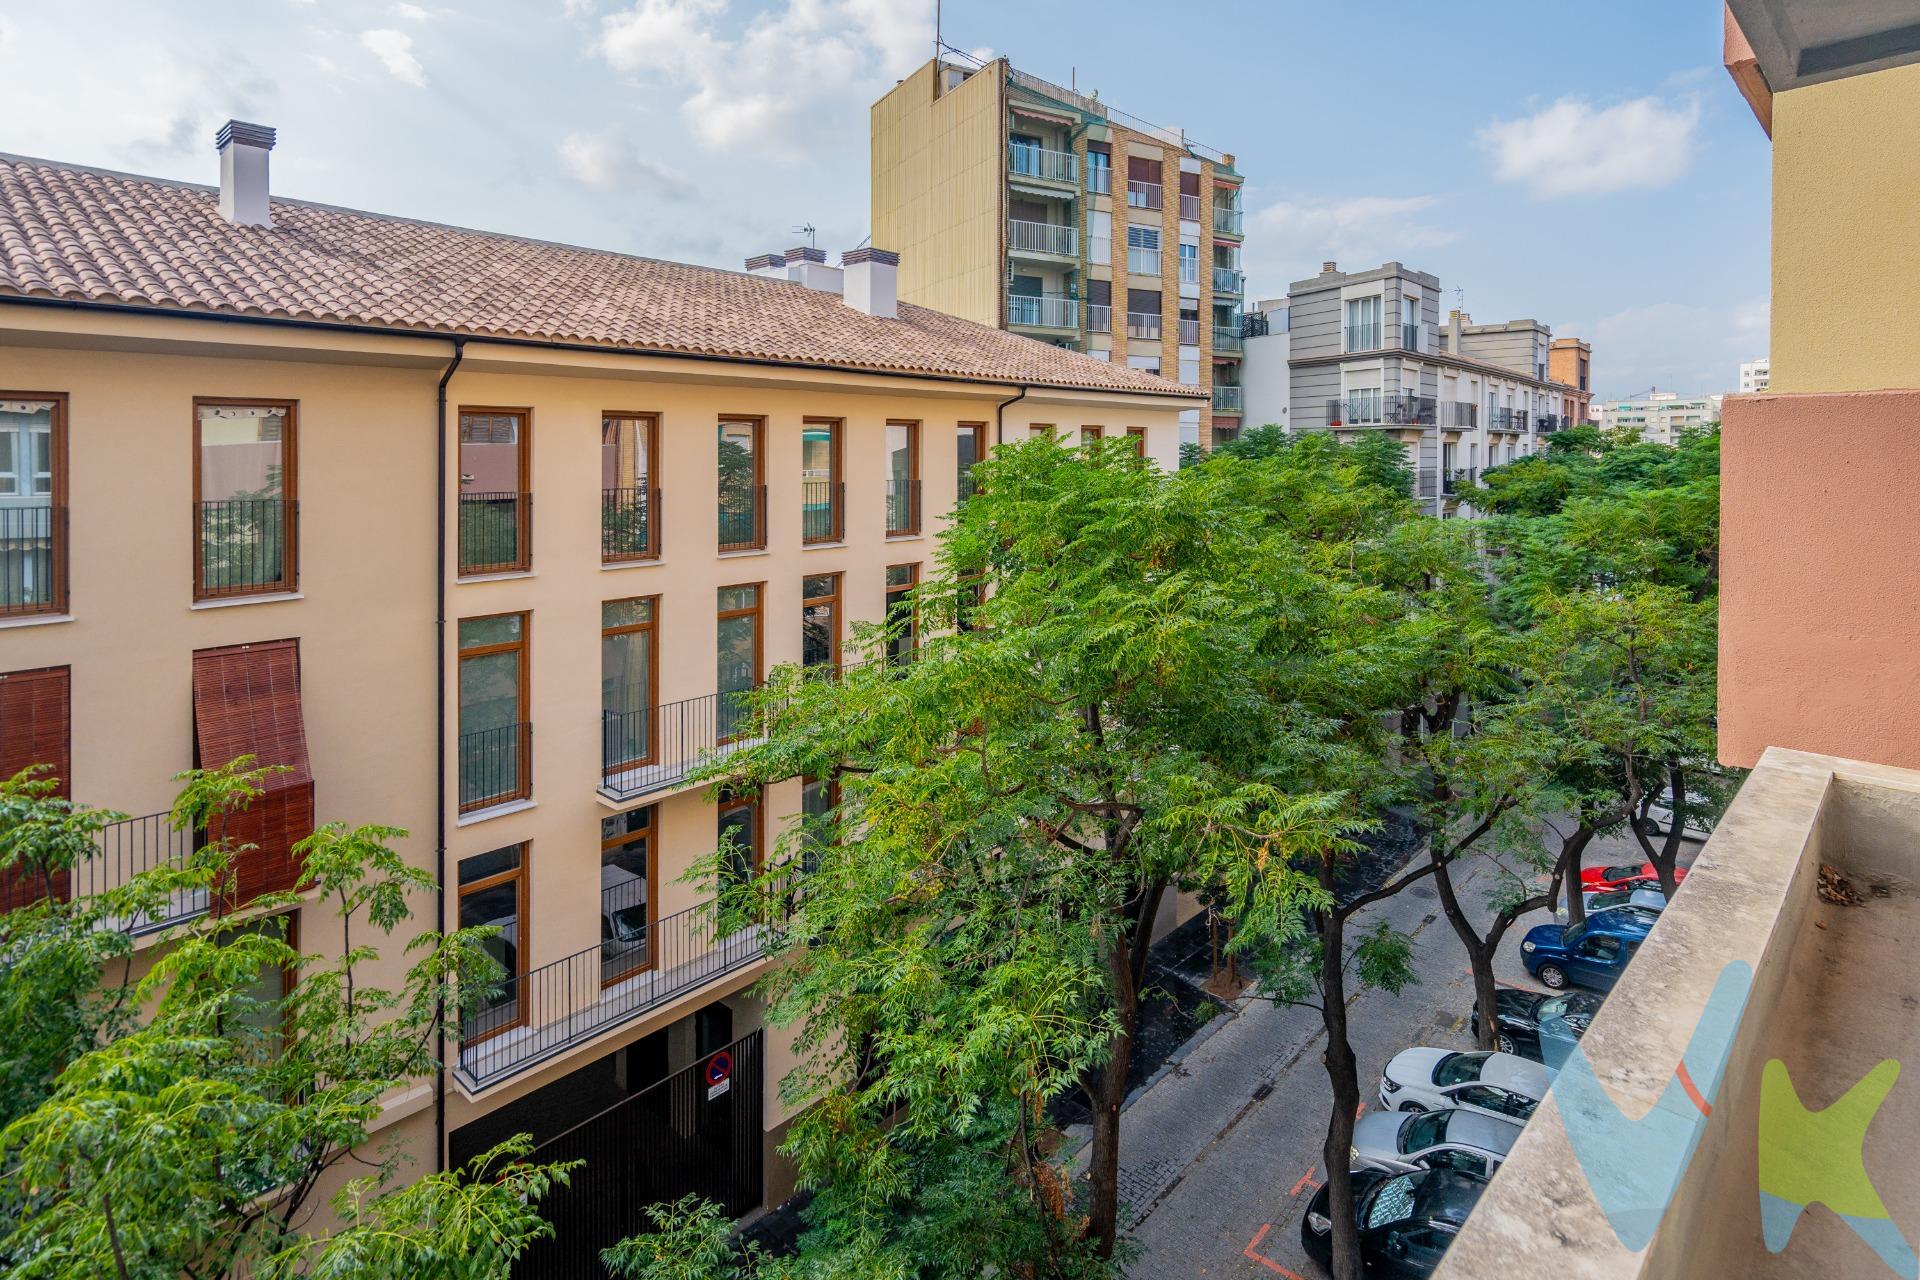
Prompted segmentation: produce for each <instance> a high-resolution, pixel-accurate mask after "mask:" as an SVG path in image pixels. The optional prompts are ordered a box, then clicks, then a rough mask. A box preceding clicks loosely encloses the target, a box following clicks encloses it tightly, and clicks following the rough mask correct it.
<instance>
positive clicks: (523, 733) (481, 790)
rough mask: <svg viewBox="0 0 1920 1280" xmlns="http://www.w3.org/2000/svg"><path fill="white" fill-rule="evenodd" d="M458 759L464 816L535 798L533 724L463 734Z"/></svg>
mask: <svg viewBox="0 0 1920 1280" xmlns="http://www.w3.org/2000/svg"><path fill="white" fill-rule="evenodd" d="M456 756H457V759H456V762H455V763H456V766H457V768H458V769H459V778H460V812H462V813H471V812H473V811H474V810H476V809H490V808H492V807H493V806H494V805H498V804H511V803H512V802H513V801H516V800H525V799H526V798H527V797H528V796H531V795H532V794H533V726H532V725H531V724H503V725H496V726H494V727H492V728H488V729H476V730H474V731H473V732H472V733H463V734H461V735H460V741H459V744H458V746H457V748H456Z"/></svg>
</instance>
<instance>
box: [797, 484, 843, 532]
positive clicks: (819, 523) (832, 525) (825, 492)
mask: <svg viewBox="0 0 1920 1280" xmlns="http://www.w3.org/2000/svg"><path fill="white" fill-rule="evenodd" d="M846 495H847V486H846V484H845V483H844V482H843V481H839V480H802V481H801V482H800V541H802V542H838V541H840V539H841V538H843V537H845V536H846V533H845V528H844V525H843V523H842V522H843V520H844V519H845V512H846V509H847V501H846Z"/></svg>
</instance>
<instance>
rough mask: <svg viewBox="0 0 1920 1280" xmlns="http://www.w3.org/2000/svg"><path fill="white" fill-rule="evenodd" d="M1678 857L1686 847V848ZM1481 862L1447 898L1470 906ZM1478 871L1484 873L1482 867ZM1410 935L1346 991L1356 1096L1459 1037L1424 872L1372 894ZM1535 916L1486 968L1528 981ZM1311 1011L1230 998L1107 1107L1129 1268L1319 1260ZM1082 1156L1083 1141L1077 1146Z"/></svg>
mask: <svg viewBox="0 0 1920 1280" xmlns="http://www.w3.org/2000/svg"><path fill="white" fill-rule="evenodd" d="M1630 845H1631V841H1625V842H1620V843H1612V842H1609V843H1608V845H1607V846H1606V847H1605V848H1601V847H1599V846H1598V845H1596V847H1595V848H1593V849H1591V850H1589V852H1588V855H1587V858H1586V862H1587V865H1589V866H1595V865H1600V864H1602V863H1603V862H1610V861H1628V860H1637V858H1638V854H1637V851H1634V850H1632V849H1630V848H1629V847H1628V846H1630ZM1693 848H1697V846H1690V848H1689V852H1688V853H1687V854H1683V855H1682V859H1681V861H1682V862H1683V864H1684V863H1686V862H1690V861H1691V860H1692V859H1691V851H1692V849H1693ZM1481 875H1482V873H1481V872H1479V871H1477V870H1476V871H1475V873H1474V874H1473V875H1472V876H1471V877H1469V878H1467V879H1466V880H1465V881H1464V883H1463V884H1462V885H1461V891H1460V896H1461V900H1462V901H1463V902H1465V903H1467V904H1469V906H1470V907H1471V908H1472V909H1474V910H1476V911H1478V912H1480V913H1481V914H1482V915H1486V914H1490V913H1488V912H1486V910H1485V903H1484V899H1485V896H1486V886H1485V885H1484V884H1483V883H1481ZM1488 878H1489V879H1491V877H1488ZM1375 913H1380V914H1384V915H1385V916H1386V917H1387V918H1388V919H1390V920H1391V921H1392V922H1393V923H1394V925H1395V927H1396V928H1399V929H1401V930H1404V931H1406V932H1409V933H1411V934H1412V935H1413V938H1414V963H1415V970H1416V972H1417V973H1418V975H1419V981H1418V982H1417V983H1416V984H1415V985H1412V986H1409V987H1408V988H1406V989H1405V990H1404V991H1402V992H1401V993H1400V994H1399V995H1397V996H1395V995H1390V994H1388V993H1386V992H1383V991H1365V992H1361V993H1358V994H1356V995H1354V996H1353V998H1352V1000H1351V1002H1350V1008H1351V1011H1352V1012H1351V1017H1350V1023H1351V1027H1352V1036H1353V1047H1354V1051H1355V1053H1356V1054H1357V1055H1358V1058H1359V1062H1360V1096H1361V1099H1362V1101H1363V1104H1364V1105H1366V1106H1367V1107H1368V1108H1371V1107H1375V1106H1378V1105H1379V1103H1378V1092H1379V1088H1378V1086H1379V1078H1380V1068H1381V1067H1383V1066H1384V1065H1385V1064H1386V1062H1387V1059H1389V1058H1391V1057H1392V1056H1393V1055H1394V1054H1396V1053H1398V1052H1399V1051H1400V1050H1402V1049H1405V1048H1407V1047H1409V1046H1412V1045H1434V1046H1438V1047H1442V1048H1457V1049H1470V1048H1472V1047H1473V1041H1472V1036H1471V1034H1470V1032H1469V1030H1468V1019H1469V1017H1470V1015H1471V1013H1472V1009H1473V983H1472V979H1471V977H1470V975H1469V973H1468V970H1467V963H1466V953H1465V951H1464V950H1463V949H1462V948H1461V946H1460V942H1459V940H1458V939H1457V938H1456V937H1455V936H1454V933H1453V930H1452V929H1451V928H1450V927H1449V926H1448V924H1447V921H1446V918H1445V916H1443V915H1442V914H1441V911H1440V904H1439V901H1438V898H1437V896H1436V893H1435V890H1434V889H1433V888H1432V886H1431V885H1429V884H1426V883H1421V884H1418V885H1414V886H1411V887H1409V888H1408V889H1406V890H1404V891H1403V892H1401V893H1400V894H1399V895H1397V896H1396V897H1394V898H1392V899H1389V900H1388V901H1387V902H1385V903H1382V904H1380V905H1379V906H1376V907H1375V908H1373V909H1372V910H1371V911H1370V912H1368V913H1365V914H1363V916H1362V917H1361V918H1360V919H1361V922H1362V923H1365V922H1367V921H1368V920H1370V919H1372V918H1376V917H1375ZM1549 918H1550V917H1549V916H1548V914H1547V913H1545V912H1540V913H1537V914H1535V915H1533V916H1530V917H1527V918H1524V919H1522V920H1520V921H1518V922H1516V923H1515V925H1514V926H1513V928H1512V929H1511V930H1510V931H1509V932H1508V934H1507V938H1506V940H1505V941H1504V942H1503V943H1502V945H1501V950H1500V955H1499V957H1498V960H1497V961H1496V967H1495V973H1496V976H1497V977H1498V978H1499V979H1500V980H1501V981H1502V982H1504V983H1507V984H1509V985H1513V986H1518V987H1524V988H1527V989H1529V990H1544V988H1542V987H1540V986H1539V985H1538V984H1537V983H1535V982H1534V981H1533V980H1532V979H1530V978H1528V977H1527V976H1526V972H1525V970H1524V969H1523V968H1522V967H1521V965H1520V960H1519V954H1520V953H1519V946H1520V938H1521V937H1522V936H1523V935H1524V934H1525V933H1526V931H1527V929H1528V928H1530V927H1532V926H1533V925H1535V924H1539V923H1542V922H1544V921H1546V920H1548V919H1549ZM1323 1045H1324V1036H1323V1034H1322V1032H1321V1027H1320V1015H1319V1013H1318V1012H1317V1011H1315V1010H1312V1009H1302V1008H1290V1007H1276V1006H1274V1005H1272V1004H1271V1003H1269V1002H1266V1001H1263V1000H1258V999H1250V998H1243V999H1242V1000H1240V1001H1238V1002H1237V1003H1236V1004H1235V1005H1234V1006H1233V1007H1232V1008H1230V1009H1229V1010H1228V1011H1227V1012H1226V1013H1223V1014H1222V1015H1221V1016H1220V1018H1219V1019H1218V1020H1217V1025H1216V1024H1210V1025H1209V1027H1208V1028H1207V1029H1206V1033H1205V1034H1204V1038H1203V1039H1201V1040H1199V1041H1198V1042H1197V1043H1195V1044H1193V1045H1192V1046H1190V1048H1189V1049H1188V1051H1187V1053H1186V1055H1185V1056H1184V1057H1183V1058H1182V1059H1181V1060H1180V1061H1179V1062H1178V1063H1177V1064H1176V1065H1175V1066H1174V1067H1173V1068H1172V1069H1171V1070H1170V1071H1168V1072H1167V1073H1166V1074H1165V1075H1163V1076H1162V1077H1161V1078H1160V1079H1159V1080H1157V1081H1156V1082H1154V1083H1153V1084H1152V1085H1151V1086H1150V1087H1149V1088H1147V1089H1146V1090H1145V1091H1144V1092H1143V1093H1141V1094H1140V1095H1139V1096H1138V1097H1137V1098H1135V1100H1134V1101H1133V1103H1132V1105H1131V1106H1129V1108H1128V1109H1127V1111H1126V1113H1125V1114H1124V1115H1123V1117H1122V1120H1121V1124H1122V1140H1121V1198H1122V1201H1123V1203H1124V1204H1125V1207H1126V1208H1127V1210H1128V1211H1129V1214H1130V1229H1131V1231H1132V1234H1133V1237H1134V1239H1135V1240H1136V1241H1137V1242H1138V1245H1139V1246H1140V1250H1141V1252H1140V1254H1139V1256H1138V1257H1137V1258H1136V1259H1135V1260H1134V1262H1133V1263H1132V1265H1131V1266H1130V1268H1129V1270H1128V1275H1129V1276H1130V1277H1132V1278H1133V1280H1161V1278H1162V1277H1166V1278H1172V1277H1181V1278H1184V1277H1190V1276H1214V1277H1236V1278H1238V1277H1246V1278H1249V1280H1252V1278H1260V1280H1273V1278H1274V1277H1276V1276H1278V1277H1282V1278H1283V1280H1285V1278H1289V1277H1291V1278H1293V1280H1316V1278H1317V1277H1318V1276H1320V1275H1321V1274H1323V1273H1322V1272H1321V1271H1320V1270H1319V1269H1318V1268H1317V1267H1315V1266H1314V1265H1313V1263H1312V1262H1310V1261H1309V1260H1308V1259H1307V1257H1306V1255H1305V1253H1304V1252H1303V1251H1302V1249H1301V1247H1300V1236H1299V1231H1300V1224H1299V1219H1300V1215H1301V1214H1302V1213H1304V1212H1305V1210H1306V1205H1307V1202H1308V1201H1309V1200H1310V1199H1312V1197H1313V1193H1314V1190H1315V1189H1316V1188H1317V1187H1318V1186H1319V1184H1320V1182H1321V1181H1322V1180H1323V1179H1324V1177H1325V1171H1324V1170H1323V1169H1322V1168H1320V1146H1321V1143H1322V1141H1323V1139H1324V1137H1325V1134H1326V1122H1327V1108H1328V1105H1329V1102H1328V1098H1329V1093H1328V1088H1327V1078H1326V1069H1325V1068H1324V1067H1323V1066H1322V1065H1321V1061H1320V1051H1321V1049H1322V1047H1323ZM1083 1158H1084V1156H1083Z"/></svg>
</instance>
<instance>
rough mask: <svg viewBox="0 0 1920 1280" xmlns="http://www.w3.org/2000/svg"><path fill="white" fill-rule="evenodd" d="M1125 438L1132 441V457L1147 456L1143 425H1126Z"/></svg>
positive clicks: (1145, 432)
mask: <svg viewBox="0 0 1920 1280" xmlns="http://www.w3.org/2000/svg"><path fill="white" fill-rule="evenodd" d="M1127 438H1128V439H1129V440H1131V441H1132V442H1133V455H1134V457H1136V458H1144V457H1146V456H1147V429H1146V428H1145V427H1128V428H1127Z"/></svg>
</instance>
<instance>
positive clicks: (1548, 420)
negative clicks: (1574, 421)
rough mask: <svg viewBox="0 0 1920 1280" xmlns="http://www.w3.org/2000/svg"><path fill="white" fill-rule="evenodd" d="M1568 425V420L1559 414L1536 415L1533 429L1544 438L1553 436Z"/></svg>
mask: <svg viewBox="0 0 1920 1280" xmlns="http://www.w3.org/2000/svg"><path fill="white" fill-rule="evenodd" d="M1567 425H1568V423H1567V420H1566V419H1565V418H1563V417H1561V416H1559V415H1558V414H1552V413H1541V414H1535V415H1534V419H1533V429H1534V430H1535V431H1536V432H1538V433H1539V434H1541V435H1543V436H1545V435H1552V434H1553V433H1554V432H1556V431H1560V430H1564V429H1565V428H1566V427H1567Z"/></svg>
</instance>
